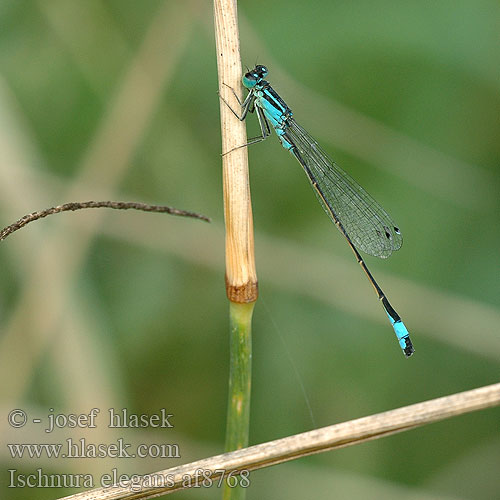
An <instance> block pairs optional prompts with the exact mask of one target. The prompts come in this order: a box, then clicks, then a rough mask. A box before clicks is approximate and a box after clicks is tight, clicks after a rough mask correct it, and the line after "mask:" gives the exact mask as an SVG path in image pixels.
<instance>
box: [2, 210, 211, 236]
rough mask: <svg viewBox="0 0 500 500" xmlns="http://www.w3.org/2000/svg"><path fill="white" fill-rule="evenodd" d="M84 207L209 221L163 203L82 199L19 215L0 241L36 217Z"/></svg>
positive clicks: (193, 213)
mask: <svg viewBox="0 0 500 500" xmlns="http://www.w3.org/2000/svg"><path fill="white" fill-rule="evenodd" d="M84 208H114V209H115V210H142V211H143V212H157V213H167V214H170V215H179V216H182V217H192V218H194V219H201V220H204V221H206V222H210V219H209V218H208V217H206V216H205V215H201V214H197V213H195V212H187V211H186V210H179V209H177V208H172V207H167V206H165V205H148V204H146V203H138V202H128V201H82V202H72V203H65V204H64V205H58V206H57V207H51V208H46V209H45V210H40V211H39V212H33V213H31V214H28V215H25V216H24V217H21V218H20V219H19V220H17V221H16V222H14V223H13V224H10V226H7V227H5V228H4V229H2V230H1V231H0V241H2V240H4V239H5V238H7V236H9V235H11V234H12V233H14V232H16V231H18V230H19V229H21V228H23V227H24V226H26V224H29V223H30V222H34V221H36V220H38V219H43V218H44V217H47V216H48V215H53V214H59V213H61V212H70V211H73V212H74V211H75V210H82V209H84Z"/></svg>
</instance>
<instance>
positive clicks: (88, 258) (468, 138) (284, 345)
mask: <svg viewBox="0 0 500 500" xmlns="http://www.w3.org/2000/svg"><path fill="white" fill-rule="evenodd" d="M239 11H240V21H241V27H240V28H241V45H242V50H243V56H244V63H246V64H247V65H248V66H252V65H253V64H254V63H255V61H258V62H259V63H261V64H266V65H267V66H268V67H269V70H270V73H269V80H270V81H271V82H272V84H273V85H274V86H275V88H276V89H277V90H278V92H280V93H281V94H282V95H283V97H284V98H285V99H286V100H287V102H288V104H289V105H290V106H291V107H292V109H293V110H294V112H295V116H296V118H297V120H298V121H299V122H300V123H301V124H302V125H303V126H304V127H305V128H306V129H308V130H309V131H310V132H311V133H312V134H313V135H314V136H316V137H317V138H318V140H319V142H320V143H321V144H322V145H323V146H324V148H325V149H326V150H327V151H328V152H329V153H331V155H332V156H333V157H334V158H335V159H336V160H337V162H338V163H339V164H340V165H342V166H343V167H344V169H346V170H347V171H348V172H349V173H350V174H351V175H352V176H353V177H354V178H355V179H357V180H358V181H359V182H360V183H361V184H362V185H363V186H364V187H365V188H366V189H367V191H369V192H370V193H371V194H373V196H374V197H375V198H376V199H377V200H379V201H380V202H381V203H382V204H383V206H384V207H386V209H387V210H388V211H389V212H390V213H391V214H392V215H393V217H394V219H395V220H397V221H398V224H399V225H400V227H401V228H402V231H403V234H404V237H405V244H404V245H403V248H402V249H401V251H400V252H398V253H397V255H394V256H392V258H391V259H390V260H388V261H379V260H377V259H372V258H368V259H367V262H368V265H369V266H370V268H371V269H372V270H373V273H374V275H375V276H376V278H377V279H378V281H379V282H380V284H381V286H382V288H383V289H384V290H385V291H386V293H387V295H388V296H389V298H390V300H391V302H392V303H393V305H394V307H395V308H396V309H397V310H398V311H399V312H400V314H401V315H402V316H403V318H404V319H405V322H406V324H407V326H408V327H409V329H410V330H411V333H412V338H413V340H414V344H415V348H416V354H415V356H414V357H413V358H411V359H410V360H405V359H404V357H403V356H402V355H401V352H400V351H399V347H398V345H397V342H396V341H395V338H394V334H393V332H392V329H391V327H390V325H389V324H388V322H387V320H386V318H385V315H384V312H383V310H382V308H381V307H380V305H379V304H378V303H377V300H376V297H375V295H374V294H373V291H372V290H371V287H370V286H369V284H368V282H367V281H366V278H365V277H364V276H363V274H362V272H361V270H360V269H359V267H358V266H357V264H356V262H355V261H354V259H353V258H352V255H351V254H350V250H349V248H348V247H347V245H346V244H345V241H344V240H343V239H342V238H341V237H340V235H339V234H338V233H337V231H336V230H335V228H334V227H333V226H332V225H331V223H330V222H329V220H328V218H327V217H326V216H325V215H324V214H323V213H322V210H321V209H320V207H319V205H318V204H317V201H316V199H315V197H314V196H313V194H312V191H311V189H310V187H309V186H308V185H307V184H308V183H307V181H306V179H305V177H304V175H303V173H302V172H301V169H300V166H299V165H298V164H297V162H296V161H294V159H293V158H292V157H291V156H290V155H288V154H287V153H286V152H284V151H283V149H282V148H281V147H280V146H279V144H278V142H277V140H275V138H274V137H273V138H271V139H269V140H268V141H267V142H266V143H265V144H260V145H256V146H254V147H252V148H251V149H250V153H249V154H250V165H251V182H252V195H253V208H254V217H255V220H254V222H255V228H256V251H257V267H258V272H259V286H260V299H259V302H258V304H257V307H256V310H255V314H254V321H255V322H254V349H253V353H254V366H253V373H254V385H253V401H252V416H251V421H252V423H251V442H252V443H259V442H262V441H265V440H269V439H273V438H278V437H283V436H286V435H289V434H291V433H296V432H301V431H304V430H308V429H311V428H313V427H314V426H315V425H316V426H324V425H328V424H332V423H335V422H341V421H344V420H348V419H351V418H356V417H360V416H364V415H369V414H372V413H376V412H379V411H384V410H387V409H391V408H396V407H399V406H403V405H406V404H410V403H413V402H419V401H422V400H426V399H430V398H433V397H437V396H441V395H446V394H451V393H454V392H460V391H463V390H467V389H471V388H474V387H478V386H481V385H486V384H489V383H493V382H496V381H498V373H499V368H500V339H499V326H498V325H499V322H500V300H499V297H500V286H499V283H500V281H499V248H500V225H499V224H498V214H499V213H500V206H499V205H500V203H499V199H500V197H499V188H500V172H499V158H500V136H499V135H500V134H499V132H500V128H499V126H498V117H499V116H500V115H499V112H500V97H499V96H500V94H499V88H498V87H499V82H500V79H499V65H498V61H499V60H500V59H499V56H500V54H499V46H498V19H499V16H500V8H499V4H498V2H496V1H494V0H479V1H478V0H474V1H472V0H460V1H451V0H443V1H441V2H417V1H413V2H397V1H394V0H385V1H376V2H368V1H359V2H350V1H347V0H341V1H340V0H339V1H333V2H331V1H327V0H318V1H316V2H313V3H311V2H302V1H298V0H289V1H284V0H274V1H272V2H269V1H266V2H264V1H263V0H253V1H250V0H240V2H239ZM0 68H1V69H0V150H1V151H2V154H1V155H0V223H1V225H2V226H4V225H7V224H9V223H11V222H12V221H13V220H15V219H17V218H18V217H20V216H21V215H23V214H25V213H28V212H31V211H34V210H38V209H41V208H44V207H47V206H51V205H54V204H59V203H64V202H68V201H72V200H76V201H84V200H89V199H123V200H138V201H146V202H150V203H163V204H169V205H172V206H176V207H178V208H184V209H190V210H195V211H199V212H202V213H204V214H207V215H209V216H211V217H212V218H213V221H214V222H213V223H212V225H206V224H203V223H201V222H197V221H191V220H181V219H175V218H172V217H168V216H159V215H152V214H132V213H120V214H115V213H107V212H106V213H104V212H103V211H101V212H100V213H78V214H76V213H75V214H64V215H59V216H55V217H53V218H51V219H48V220H44V221H41V222H38V223H37V224H34V225H32V226H30V227H29V228H26V229H25V230H23V231H22V232H20V233H17V234H16V235H14V236H12V237H11V238H10V239H9V240H8V241H6V242H3V243H2V244H1V248H0V266H1V269H2V272H1V277H2V279H1V280H0V329H1V333H0V370H1V380H2V399H1V404H2V408H3V414H4V415H6V414H7V413H8V411H10V410H11V409H13V408H23V409H25V410H27V411H28V412H29V414H30V417H31V418H35V417H39V418H44V419H45V418H46V415H47V414H48V413H49V408H54V410H55V412H62V413H87V412H88V411H89V410H90V409H91V408H93V407H98V408H100V409H101V414H102V418H103V420H102V423H101V425H100V426H99V427H98V429H94V430H89V431H88V432H86V433H85V432H83V431H80V430H78V431H75V430H74V429H73V430H71V429H69V430H68V429H65V430H61V431H54V433H52V434H46V433H44V432H43V429H42V428H41V427H40V426H36V425H35V424H30V425H27V426H26V428H24V429H21V430H15V429H11V428H8V427H7V424H6V419H5V418H2V424H1V425H2V426H3V427H2V431H3V433H2V435H4V436H5V437H6V440H7V442H55V443H57V442H63V440H64V439H66V438H67V437H68V436H73V437H74V438H75V439H79V438H80V437H81V436H82V435H84V436H86V438H87V440H88V441H89V442H96V443H97V442H103V443H111V442H116V440H117V439H119V438H120V437H123V438H124V439H125V441H126V442H130V443H142V442H150V443H165V442H166V443H178V444H179V447H180V450H181V455H182V458H181V459H179V460H174V459H135V460H133V459H128V460H127V459H122V460H114V459H99V460H90V459H89V460H76V459H73V460H65V461H64V460H55V459H51V460H47V459H45V460H28V459H26V460H20V459H16V460H12V459H10V458H9V456H8V451H7V448H6V447H5V446H4V445H2V464H3V468H4V471H5V470H6V469H17V470H18V471H19V472H20V473H25V474H27V473H32V472H33V471H34V470H36V469H37V468H38V467H42V468H43V470H44V472H46V473H61V472H65V473H71V474H76V473H93V474H94V476H95V478H99V477H100V476H101V475H102V474H104V473H107V472H109V470H111V469H112V468H113V467H117V468H118V469H119V472H120V473H128V474H131V473H146V472H151V471H154V470H159V469H162V468H166V467H169V466H173V465H175V464H177V463H187V462H189V461H191V460H194V459H198V458H203V457H207V456H209V455H211V454H216V453H220V452H221V451H222V450H223V446H224V429H225V415H226V392H227V371H228V368H227V367H228V314H227V312H228V305H227V301H226V299H225V291H224V255H223V251H224V232H223V212H222V190H221V162H220V136H219V121H218V120H219V102H218V98H217V94H216V90H217V79H216V64H215V53H214V41H213V28H212V19H211V3H210V2H208V1H191V2H188V1H186V2H176V1H160V0H149V1H147V2H135V1H131V0H100V1H99V0H91V1H87V0H86V1H83V0H47V1H46V0H39V1H35V0H3V1H2V2H1V3H0ZM251 118H253V117H251ZM252 121H253V120H250V122H252ZM257 130H258V128H257V125H256V124H255V123H250V124H249V135H250V136H251V135H254V134H255V132H256V131H257ZM297 373H298V374H300V375H297ZM299 377H300V378H299ZM301 384H303V386H304V389H305V392H306V393H307V397H308V399H309V400H310V405H311V409H312V414H313V418H314V423H313V420H312V418H311V415H310V413H309V410H308V407H307V404H306V400H305V396H304V394H303V391H302V390H301ZM110 407H115V408H124V407H125V408H128V409H129V411H130V412H131V413H155V412H157V411H158V409H160V408H166V409H167V411H168V412H170V413H173V414H174V415H175V418H174V423H175V428H174V429H164V430H158V429H140V430H134V429H128V430H126V431H124V432H121V431H120V429H114V430H113V429H108V428H106V426H105V423H104V422H105V414H106V412H107V409H108V408H110ZM499 417H500V412H499V410H498V409H494V410H488V411H484V412H481V413H475V414H472V415H468V416H464V417H460V418H456V419H453V420H450V421H446V422H442V423H439V424H435V425H431V426H427V427H425V428H423V429H418V430H414V431H410V432H407V433H404V434H401V435H397V436H393V437H389V438H386V439H381V440H378V441H374V442H372V443H369V444H365V445H362V446H356V447H352V448H348V449H345V450H340V451H337V452H332V453H325V454H321V455H319V456H315V457H310V458H307V459H303V460H299V461H297V462H294V463H290V464H285V465H281V466H279V467H274V468H272V469H269V470H266V471H261V472H257V473H254V474H253V475H252V476H251V482H252V487H251V490H250V491H249V495H248V498H250V499H252V498H274V499H280V498H287V499H292V498H333V497H335V498H339V499H340V498H346V499H347V498H349V499H354V498H356V499H357V498H359V499H361V498H371V499H375V498H384V499H387V498H397V499H402V498H410V497H411V498H417V497H418V498H420V499H426V498H429V499H430V498H432V499H437V498H446V499H451V498H456V499H458V498H461V499H464V498H470V499H491V498H499V497H500V483H499V481H498V468H499V466H500V451H499V450H500V446H499V445H500V437H499V426H498V422H499ZM44 421H45V420H44ZM116 431H120V432H116ZM2 482H3V486H2V488H3V489H4V494H3V497H5V498H12V499H21V498H23V499H24V498H26V495H28V496H29V497H30V498H36V499H45V498H47V499H48V498H55V497H59V496H63V495H64V494H70V493H74V492H75V490H71V489H66V490H64V489H62V490H61V489H57V490H54V489H48V488H46V489H42V488H40V489H37V490H29V491H28V490H26V489H9V490H7V489H6V486H7V484H8V476H7V473H6V472H2ZM176 498H179V499H191V498H193V499H194V498H220V491H218V490H216V489H215V488H212V489H204V488H201V489H197V490H191V491H189V490H187V491H184V492H180V493H177V494H176Z"/></svg>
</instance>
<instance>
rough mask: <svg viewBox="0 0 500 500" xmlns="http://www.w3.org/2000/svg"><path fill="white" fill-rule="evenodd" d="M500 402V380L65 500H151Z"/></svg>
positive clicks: (78, 494) (458, 436)
mask: <svg viewBox="0 0 500 500" xmlns="http://www.w3.org/2000/svg"><path fill="white" fill-rule="evenodd" d="M499 405H500V383H498V384H493V385H489V386H485V387H480V388H479V389H473V390H471V391H466V392H461V393H458V394H453V395H451V396H445V397H442V398H438V399H433V400H430V401H425V402H424V403H417V404H414V405H411V406H405V407H403V408H398V409H397V410H391V411H387V412H384V413H378V414H376V415H371V416H369V417H363V418H359V419H356V420H351V421H349V422H344V423H341V424H335V425H331V426H329V427H323V428H321V429H316V430H314V431H309V432H304V433H302V434H297V435H295V436H290V437H286V438H283V439H277V440H275V441H269V442H267V443H263V444H259V445H256V446H251V447H250V448H246V449H243V450H238V451H233V452H231V453H225V454H223V455H217V456H215V457H211V458H206V459H204V460H199V461H197V462H193V463H191V464H186V465H181V466H179V467H173V468H171V469H166V470H162V471H159V472H156V473H154V474H151V475H149V476H150V477H156V478H157V479H158V478H159V477H160V476H161V477H163V478H164V480H165V481H166V478H168V479H169V480H170V481H171V482H170V483H169V484H168V485H166V486H164V487H158V486H157V487H152V486H147V483H146V478H147V477H148V476H142V479H143V483H142V484H143V485H144V486H143V488H142V490H141V491H131V490H130V487H127V486H116V487H113V488H98V489H95V490H91V491H87V492H84V493H77V494H76V495H71V496H69V497H65V500H132V499H134V500H138V499H149V498H153V497H156V496H159V495H163V494H167V493H171V492H174V491H177V490H180V489H184V488H187V487H189V486H194V485H198V486H199V485H202V481H203V480H204V479H205V478H209V479H212V480H213V484H217V478H219V477H220V476H221V474H222V473H223V474H225V475H226V476H227V475H228V474H230V473H231V472H233V471H240V472H241V471H252V470H257V469H261V468H263V467H269V466H271V465H275V464H279V463H282V462H288V461H290V460H294V459H296V458H300V457H303V456H307V455H313V454H315V453H321V452H324V451H328V450H333V449H337V448H344V447H346V446H352V445H355V444H360V443H363V442H366V441H371V440H373V439H378V438H382V437H386V436H389V435H391V434H396V433H398V432H403V431H407V430H410V429H414V428H416V427H420V426H422V425H426V424H430V423H433V422H438V421H440V420H444V419H446V418H450V417H454V416H458V415H463V414H465V413H470V412H473V411H478V410H483V409H485V408H490V407H493V406H499ZM457 439H460V435H457ZM203 474H205V475H203ZM250 482H251V478H250ZM205 486H207V484H206V483H205Z"/></svg>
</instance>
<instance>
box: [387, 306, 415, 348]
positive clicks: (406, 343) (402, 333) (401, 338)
mask: <svg viewBox="0 0 500 500" xmlns="http://www.w3.org/2000/svg"><path fill="white" fill-rule="evenodd" d="M382 305H383V306H384V309H385V312H386V314H387V317H388V318H389V321H390V322H391V325H392V328H394V332H395V333H396V337H397V338H398V342H399V345H400V346H401V349H402V350H403V353H404V355H405V356H406V357H407V358H409V357H410V356H411V355H412V354H413V353H414V352H415V349H414V348H413V344H412V342H411V339H410V332H409V331H408V329H407V328H406V326H405V324H404V323H403V322H402V321H401V318H400V317H399V314H398V313H397V312H396V311H395V310H394V309H393V308H392V306H391V304H389V301H388V300H387V298H386V297H383V298H382Z"/></svg>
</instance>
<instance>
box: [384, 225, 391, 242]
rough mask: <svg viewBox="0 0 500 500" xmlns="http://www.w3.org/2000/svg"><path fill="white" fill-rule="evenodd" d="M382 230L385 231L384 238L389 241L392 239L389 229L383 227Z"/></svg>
mask: <svg viewBox="0 0 500 500" xmlns="http://www.w3.org/2000/svg"><path fill="white" fill-rule="evenodd" d="M384 230H385V237H386V238H387V239H388V240H390V239H392V234H391V232H390V231H389V228H388V227H387V226H384Z"/></svg>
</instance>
